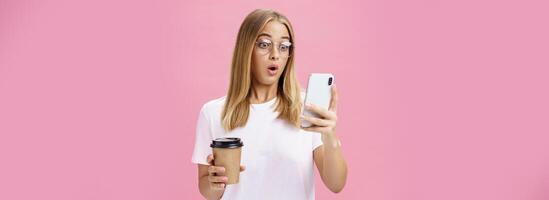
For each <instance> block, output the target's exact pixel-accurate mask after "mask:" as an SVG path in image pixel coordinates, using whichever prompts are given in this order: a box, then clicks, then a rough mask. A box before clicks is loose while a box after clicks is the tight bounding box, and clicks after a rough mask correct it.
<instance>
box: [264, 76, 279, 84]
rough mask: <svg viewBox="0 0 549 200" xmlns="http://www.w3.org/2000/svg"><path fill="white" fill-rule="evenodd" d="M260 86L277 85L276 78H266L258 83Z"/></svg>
mask: <svg viewBox="0 0 549 200" xmlns="http://www.w3.org/2000/svg"><path fill="white" fill-rule="evenodd" d="M260 83H261V84H262V85H273V84H277V83H278V77H266V78H264V79H263V80H262V81H260Z"/></svg>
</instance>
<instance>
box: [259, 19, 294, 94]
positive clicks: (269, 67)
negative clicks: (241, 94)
mask: <svg viewBox="0 0 549 200" xmlns="http://www.w3.org/2000/svg"><path fill="white" fill-rule="evenodd" d="M290 46H291V42H290V34H289V33H288V29H287V28H286V26H284V24H282V23H280V22H277V21H271V22H268V23H267V24H266V25H265V27H264V28H263V30H261V31H260V34H259V37H258V38H257V39H256V42H255V44H254V49H253V52H252V66H251V67H252V69H251V71H252V76H253V77H252V79H253V80H254V84H261V85H272V84H276V83H278V79H279V78H280V76H281V75H282V72H283V71H284V68H285V67H286V63H287V62H288V57H289V56H290Z"/></svg>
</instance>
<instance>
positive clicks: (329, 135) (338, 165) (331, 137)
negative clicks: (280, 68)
mask: <svg viewBox="0 0 549 200" xmlns="http://www.w3.org/2000/svg"><path fill="white" fill-rule="evenodd" d="M306 108H307V109H309V110H311V111H313V112H315V113H318V114H319V115H320V116H322V118H316V117H308V116H304V115H302V116H301V118H302V119H304V120H307V121H309V122H311V123H312V124H313V125H314V126H312V127H309V128H304V129H305V130H307V131H313V132H318V133H320V134H321V135H322V143H323V145H321V146H320V147H317V148H316V149H315V150H314V152H313V159H314V160H315V164H316V166H317V168H318V172H319V173H320V176H321V178H322V182H324V184H325V185H326V187H328V189H330V191H332V192H334V193H338V192H340V191H341V190H343V187H344V186H345V182H346V181H347V163H346V161H345V159H344V158H343V153H342V152H341V143H340V142H339V139H338V138H337V136H336V133H335V128H336V123H337V115H336V110H337V90H336V88H335V85H333V86H332V99H331V102H330V108H328V109H327V110H326V109H324V108H321V107H318V106H315V105H307V106H306Z"/></svg>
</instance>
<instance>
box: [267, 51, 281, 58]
mask: <svg viewBox="0 0 549 200" xmlns="http://www.w3.org/2000/svg"><path fill="white" fill-rule="evenodd" d="M269 59H270V60H278V59H280V52H278V49H276V48H273V49H272V50H271V54H270V55H269Z"/></svg>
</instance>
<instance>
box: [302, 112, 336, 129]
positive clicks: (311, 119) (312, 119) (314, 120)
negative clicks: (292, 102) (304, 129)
mask: <svg viewBox="0 0 549 200" xmlns="http://www.w3.org/2000/svg"><path fill="white" fill-rule="evenodd" d="M301 118H302V119H304V120H306V121H308V122H311V123H312V124H314V125H316V126H331V125H332V124H333V123H332V122H331V121H330V120H325V119H320V118H316V117H309V116H305V115H301Z"/></svg>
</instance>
